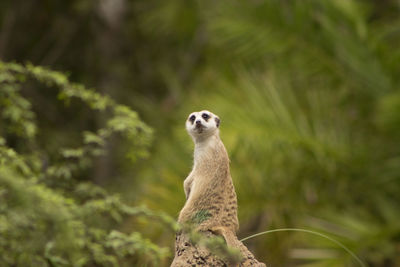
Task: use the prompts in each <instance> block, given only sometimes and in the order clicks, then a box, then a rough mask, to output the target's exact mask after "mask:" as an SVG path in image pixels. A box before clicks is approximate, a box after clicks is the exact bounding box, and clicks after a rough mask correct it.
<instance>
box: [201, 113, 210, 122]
mask: <svg viewBox="0 0 400 267" xmlns="http://www.w3.org/2000/svg"><path fill="white" fill-rule="evenodd" d="M201 117H203V119H204V120H205V121H208V119H209V118H210V115H208V114H207V113H203V114H202V115H201Z"/></svg>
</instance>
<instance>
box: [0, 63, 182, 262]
mask: <svg viewBox="0 0 400 267" xmlns="http://www.w3.org/2000/svg"><path fill="white" fill-rule="evenodd" d="M0 77H2V78H1V82H0V88H1V90H0V92H1V95H0V103H2V105H1V110H2V118H1V125H2V126H4V127H2V129H1V134H2V135H3V137H1V138H0V152H1V154H0V162H1V165H0V166H1V167H0V192H1V193H0V255H2V256H1V257H0V265H2V266H11V265H17V266H88V265H93V264H95V265H97V266H98V265H101V266H120V265H121V262H123V260H124V259H127V258H129V257H132V256H136V257H138V256H141V257H142V263H145V262H148V263H152V264H154V265H158V264H159V262H160V261H161V260H162V259H164V258H165V257H166V256H169V255H170V251H169V249H167V248H162V247H159V246H157V245H155V244H154V243H152V242H151V241H150V240H149V239H147V238H144V237H143V236H142V235H141V234H140V233H138V232H131V233H129V234H126V233H123V232H120V231H118V230H117V229H118V228H116V226H117V225H118V224H120V223H121V222H122V220H123V217H126V216H139V217H140V216H145V217H151V218H157V220H158V221H161V222H164V223H165V224H166V225H167V226H168V227H171V231H173V230H175V229H177V226H176V223H175V222H174V220H173V219H172V218H170V217H168V216H166V215H164V214H157V213H154V212H151V211H149V210H147V209H146V208H144V207H130V206H127V205H126V204H124V203H123V202H122V201H121V200H120V198H119V197H118V196H117V195H110V194H108V193H107V192H106V191H105V190H104V189H102V188H101V187H99V186H96V185H94V184H92V183H90V182H85V181H79V180H77V179H76V178H75V176H76V175H77V173H78V171H79V170H84V169H87V168H88V167H89V166H90V165H91V164H92V161H93V159H95V158H96V157H97V156H99V155H101V154H102V153H103V150H104V146H105V145H106V144H107V141H108V139H109V138H110V137H111V136H112V135H115V134H119V135H121V136H123V137H124V138H125V139H126V141H127V145H129V147H130V149H129V156H130V157H132V158H133V157H134V158H136V157H143V156H145V155H146V151H147V147H148V144H149V142H150V136H151V130H150V128H149V127H148V126H147V125H145V124H144V123H143V122H142V121H141V120H140V119H139V118H138V116H137V114H136V113H135V112H134V111H132V110H131V109H129V108H128V107H126V106H122V105H119V104H117V103H115V102H114V101H113V100H111V99H110V98H108V97H106V96H102V95H100V94H98V93H96V92H95V91H93V90H87V89H85V88H84V87H83V86H82V85H79V84H74V83H71V82H69V81H68V79H67V78H66V76H65V75H63V74H61V73H59V72H55V71H51V70H48V69H45V68H42V67H36V66H33V65H30V64H28V65H27V66H22V65H19V64H13V63H11V64H10V63H4V62H0ZM31 79H35V80H38V81H39V83H40V84H42V85H44V86H48V87H55V88H57V89H58V90H60V93H59V99H61V100H63V101H71V100H72V99H73V98H77V99H79V100H81V101H82V103H83V104H87V105H88V106H89V107H90V108H92V109H95V110H99V111H103V112H107V113H110V114H111V117H110V118H109V119H108V121H107V123H106V126H105V127H104V128H101V129H98V130H97V131H96V132H89V131H85V132H83V133H82V144H81V146H80V147H77V148H62V147H58V148H57V154H55V155H54V156H52V154H50V153H51V152H50V151H44V150H42V149H38V146H37V144H36V138H38V137H37V135H38V133H37V125H36V118H37V117H38V116H37V115H36V114H35V113H34V112H33V111H32V107H31V104H30V102H29V101H28V100H27V99H25V98H24V97H23V96H22V94H21V93H20V88H21V86H22V85H28V86H29V85H30V83H29V81H30V80H31ZM3 89H4V90H3ZM11 137H13V138H21V139H25V140H26V142H27V143H28V144H29V146H28V147H26V148H25V149H23V150H22V151H21V153H18V152H17V151H16V150H15V149H13V148H11V147H10V146H9V145H8V144H7V139H8V140H11ZM45 153H48V154H47V155H46V156H47V157H48V158H49V161H50V162H49V164H48V165H47V166H43V164H42V161H41V157H43V156H44V154H45ZM65 179H67V180H70V181H71V182H70V183H69V184H67V185H66V184H65V183H63V182H62V181H63V180H65Z"/></svg>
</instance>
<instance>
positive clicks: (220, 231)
mask: <svg viewBox="0 0 400 267" xmlns="http://www.w3.org/2000/svg"><path fill="white" fill-rule="evenodd" d="M209 230H210V231H211V232H213V233H214V234H217V235H220V236H222V237H223V238H224V239H225V242H226V245H227V246H228V247H236V241H237V238H236V236H235V234H234V233H233V232H232V231H229V230H228V229H226V228H225V227H222V226H217V227H212V228H211V229H209Z"/></svg>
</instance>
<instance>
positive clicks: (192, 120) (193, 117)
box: [189, 115, 196, 124]
mask: <svg viewBox="0 0 400 267" xmlns="http://www.w3.org/2000/svg"><path fill="white" fill-rule="evenodd" d="M195 119H196V116H195V115H192V116H190V118H189V121H191V122H192V124H193V122H194V120H195Z"/></svg>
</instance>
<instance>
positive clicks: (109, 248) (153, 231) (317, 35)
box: [0, 0, 400, 267]
mask: <svg viewBox="0 0 400 267" xmlns="http://www.w3.org/2000/svg"><path fill="white" fill-rule="evenodd" d="M112 2H113V1H112V0H110V1H91V0H70V1H53V2H50V1H34V2H33V1H15V0H3V1H1V3H0V7H1V8H0V24H1V31H0V57H1V59H2V60H6V61H15V62H27V61H29V62H33V64H34V65H47V66H51V69H57V70H63V71H64V72H65V71H68V73H69V77H70V79H71V80H73V81H79V82H80V83H83V84H87V85H90V87H92V86H93V87H95V88H97V90H94V89H90V90H89V89H87V88H84V87H83V86H82V85H79V84H74V83H71V82H70V81H69V80H68V79H67V78H66V76H65V75H64V74H62V73H60V72H54V71H50V70H49V69H47V68H42V67H36V66H33V65H32V64H27V65H25V66H22V65H19V64H9V63H7V64H6V63H1V68H0V69H1V71H0V164H1V165H2V166H3V167H6V168H7V170H4V173H10V175H11V176H12V177H14V176H15V177H16V179H15V180H18V181H19V180H21V179H23V180H22V181H27V180H29V181H31V182H32V183H37V184H38V185H40V186H42V187H43V188H47V189H50V190H51V191H52V192H53V193H54V194H57V195H60V196H62V197H63V198H64V199H72V200H73V203H74V204H73V205H72V204H68V205H61V204H60V203H62V202H63V201H61V200H60V201H61V202H57V203H59V204H60V207H65V208H63V210H64V209H68V210H69V211H68V212H63V214H67V215H68V214H71V215H70V216H72V217H73V218H74V220H77V221H83V222H84V226H82V227H83V228H85V229H88V228H89V229H92V230H90V231H87V233H86V234H85V236H89V237H88V238H86V239H85V240H88V239H90V240H91V241H90V242H92V243H91V245H90V247H89V246H88V247H87V248H86V249H82V250H78V249H76V248H75V247H74V245H73V244H72V243H71V245H70V249H68V251H69V250H71V251H79V253H82V255H83V254H84V255H86V256H83V257H84V259H85V260H84V261H85V262H86V263H82V264H83V265H89V266H90V265H95V264H97V265H101V264H100V263H97V262H107V263H109V264H110V265H112V264H114V263H115V262H116V261H115V259H117V261H118V263H117V264H119V265H121V266H124V265H128V266H132V265H139V266H140V265H143V264H146V263H148V262H150V261H151V257H150V256H149V255H147V254H148V252H149V251H152V250H151V246H148V249H150V250H146V249H138V250H137V253H136V254H135V255H133V256H129V255H128V254H127V252H128V251H131V250H130V244H128V243H129V242H128V241H127V240H130V239H131V238H133V239H135V240H142V241H143V243H144V244H145V243H146V242H145V241H144V240H145V239H146V238H151V240H152V241H153V242H154V243H157V244H158V246H159V247H162V246H169V247H171V248H172V241H173V238H174V237H173V231H166V230H165V229H166V227H165V224H166V225H170V226H171V227H170V228H168V229H171V228H174V229H177V228H176V225H175V224H174V222H173V219H172V218H171V217H173V218H176V217H177V214H178V212H179V210H180V209H181V208H182V206H183V204H184V201H185V197H184V192H183V187H182V181H183V179H184V178H185V177H186V176H187V174H188V173H189V172H190V168H191V166H192V156H191V154H192V152H193V151H192V150H193V147H192V142H191V140H190V138H189V137H188V136H187V134H186V132H185V130H184V123H183V122H184V120H185V119H186V116H187V114H189V113H190V112H192V111H194V110H201V109H204V108H206V109H209V110H211V111H213V112H215V113H216V114H218V115H219V116H220V118H221V136H222V139H223V141H224V143H225V145H226V147H227V150H228V152H229V155H230V159H231V172H232V176H233V180H234V184H235V187H236V190H237V194H238V203H239V221H240V232H239V233H238V235H239V236H240V237H244V236H248V235H251V234H253V233H257V232H262V231H265V230H269V229H276V228H284V227H285V228H286V227H290V228H305V229H312V230H315V231H317V232H320V233H324V234H326V235H328V236H334V237H335V239H336V240H338V241H339V242H341V243H342V244H344V245H345V246H346V247H348V248H349V249H351V250H352V251H354V252H355V253H356V254H357V255H358V256H359V257H360V258H361V259H362V260H363V261H364V262H365V263H366V264H368V265H369V266H385V267H386V266H398V265H399V262H400V258H399V255H400V253H399V249H398V248H399V235H400V234H399V233H400V230H399V223H398V222H399V220H400V215H399V212H398V207H399V206H400V199H399V196H400V182H399V177H400V175H399V174H400V157H399V154H400V148H399V141H400V140H399V137H400V132H399V131H400V128H399V125H400V112H399V107H400V104H399V103H400V97H399V88H400V75H399V69H400V50H399V49H398V48H399V47H400V34H399V30H398V29H399V27H400V19H399V16H398V15H399V7H400V6H399V2H398V1H397V0H387V1H363V0H326V1H321V0H303V1H280V0H257V1H236V0H233V1H232V0H220V1H210V0H202V1H198V0H171V1H160V0H147V1H127V0H122V1H118V3H119V4H120V5H111V4H110V5H107V3H112ZM99 92H101V94H99ZM104 94H105V95H110V96H112V99H116V101H114V100H112V99H111V98H110V97H106V96H104ZM56 99H58V100H60V101H55V100H56ZM118 103H123V104H124V106H121V105H120V104H118ZM126 106H129V107H134V109H135V110H138V111H139V112H140V114H141V116H142V118H143V119H144V120H145V121H146V122H148V123H149V125H151V127H152V129H154V133H153V135H154V138H150V136H151V135H149V133H150V132H151V131H150V130H149V128H148V127H146V126H145V125H144V124H143V122H142V121H141V120H139V119H138V117H137V114H136V113H135V112H131V111H129V109H127V108H126ZM151 139H153V141H152V142H151ZM150 143H151V144H152V145H149V144H150ZM146 148H149V149H146ZM147 155H151V157H148V158H147V159H146V160H142V158H143V157H145V156H147ZM126 156H128V157H126ZM132 160H135V163H136V164H132ZM102 176H103V178H101V177H102ZM4 179H5V178H4ZM34 181H36V182H34ZM93 181H94V182H96V183H98V184H99V185H101V186H95V185H93ZM6 184H7V186H9V185H10V183H8V182H7V183H6ZM3 187H4V186H3ZM27 188H30V186H29V187H28V186H26V187H23V189H26V190H28V189H27ZM7 190H11V189H8V188H2V189H1V190H0V192H2V193H1V198H4V196H6V195H7V194H6V195H5V194H4V193H3V192H6V191H7ZM110 191H114V192H119V193H120V195H121V197H120V198H119V197H116V196H114V195H112V194H109V193H107V192H110ZM29 192H31V191H29ZM46 195H48V194H46ZM2 200H3V199H2ZM122 200H124V201H122ZM7 201H8V200H7ZM7 201H6V200H5V201H2V202H1V203H8V202H7ZM125 202H129V203H130V204H131V205H132V206H134V207H131V206H127V205H123V206H121V205H120V204H121V203H125ZM24 203H25V202H24ZM39 203H44V202H41V201H39ZM141 204H145V205H146V206H148V207H150V208H151V210H163V211H164V212H165V213H166V214H168V215H169V216H168V215H166V214H158V213H156V212H152V211H151V210H147V209H145V208H141V207H142V206H141ZM32 205H33V204H32ZM32 205H31V206H32ZM57 205H58V204H57ZM74 205H75V206H76V207H77V209H78V210H79V213H78V214H76V213H75V210H74V209H72V208H71V207H72V206H74ZM50 206H51V205H50ZM67 207H68V208H67ZM54 209H55V208H54ZM60 209H61V208H60ZM7 210H8V211H10V210H12V209H7ZM33 210H35V209H33ZM111 210H112V212H111ZM28 214H29V213H28ZM39 214H42V215H43V213H39ZM82 214H86V215H82ZM42 215H41V216H42ZM67 215H65V216H67ZM21 216H24V215H23V214H21ZM43 216H44V215H43ZM46 216H47V215H46ZM82 216H85V218H83V217H82ZM1 218H2V219H1V222H7V225H9V226H8V227H12V225H13V222H14V221H10V220H11V219H12V220H14V219H15V216H14V217H13V216H9V217H8V216H7V217H6V216H3V217H1ZM13 218H14V219H13ZM35 221H36V222H38V223H39V224H41V219H40V218H36V219H35ZM159 221H162V222H163V223H162V224H159V223H154V222H159ZM2 225H3V224H2ZM4 225H5V224H4ZM10 225H11V226H10ZM60 227H61V226H60ZM86 227H88V228H86ZM61 228H62V227H61ZM78 228H79V227H77V226H74V227H73V229H78ZM2 229H3V228H2ZM21 229H23V228H21ZM48 229H49V232H50V230H51V228H48ZM15 231H16V232H15V233H14V234H16V235H19V236H21V235H22V234H24V236H26V235H28V234H32V233H28V232H27V231H25V230H23V231H22V230H21V231H19V230H18V229H15ZM46 231H47V228H46V230H43V231H42V232H44V233H46ZM113 231H118V232H114V233H120V232H122V233H135V232H136V233H140V236H139V235H136V234H133V235H132V236H131V235H130V234H126V235H125V236H124V237H123V238H118V239H117V240H118V242H117V244H118V245H116V246H115V247H119V246H120V244H126V247H124V248H123V249H121V253H122V254H123V255H125V256H123V257H122V258H121V255H120V254H118V253H117V252H115V251H114V250H113V245H110V244H109V245H106V241H107V240H113V239H110V238H109V237H110V234H111V233H112V232H113ZM10 233H11V232H10ZM71 233H74V234H76V235H78V236H79V231H78V232H71ZM60 234H61V233H60ZM114 235H115V236H118V235H117V234H114ZM24 236H22V238H23V237H24ZM44 236H46V235H44ZM115 236H114V237H113V238H115ZM7 240H8V239H7ZM14 240H17V239H14ZM47 240H50V239H47ZM95 240H100V241H99V242H97V241H95ZM28 241H29V242H28ZM28 241H27V243H29V244H31V246H29V245H27V244H26V245H24V246H23V247H24V249H26V251H27V252H26V253H28V254H29V255H36V256H35V260H36V261H37V263H38V264H36V265H39V266H40V265H44V264H48V265H50V263H49V261H48V260H46V263H43V262H44V260H43V257H46V256H43V255H48V257H47V258H51V259H52V261H53V262H57V263H55V264H54V265H56V264H62V263H61V262H64V261H65V260H67V261H69V260H70V259H68V258H67V257H66V256H65V255H64V254H62V253H59V251H60V246H59V245H60V244H57V243H56V242H54V241H53V243H50V244H49V245H48V246H47V247H46V246H45V244H46V242H45V241H43V240H42V239H40V238H39V239H37V240H32V239H29V240H28ZM142 241H138V242H139V243H141V242H142ZM6 242H8V241H6ZM10 242H11V241H10ZM85 242H86V241H85ZM87 242H89V241H87ZM86 244H87V243H86ZM247 244H248V245H249V247H250V248H251V249H252V251H253V252H255V254H256V256H257V258H258V259H260V260H262V261H264V262H266V263H267V264H268V265H276V266H346V265H347V266H353V265H354V264H355V262H354V261H352V260H351V259H350V257H349V256H348V255H347V254H346V253H345V252H343V250H341V249H338V248H337V246H334V245H332V243H330V242H325V241H324V240H321V239H320V238H318V237H313V236H308V235H307V234H289V233H284V232H280V233H274V234H271V235H266V236H263V237H260V238H257V239H254V240H252V241H250V243H247ZM144 246H146V247H147V245H144ZM4 248H6V247H2V249H4ZM46 248H47V249H46ZM143 248H144V247H143ZM35 249H36V250H37V249H39V250H40V249H41V250H42V251H44V252H43V253H42V254H40V255H39V254H37V253H36V254H35V253H33V252H32V253H31V252H29V251H32V250H35ZM85 251H90V254H85V253H86V252H85ZM146 251H147V252H146ZM161 251H162V250H159V252H161ZM2 252H3V251H2ZM64 252H65V251H64ZM26 253H25V254H24V255H25V256H24V255H22V254H21V255H22V256H21V260H23V259H24V258H25V259H26V257H27V256H26V255H28V254H26ZM65 253H67V252H65ZM71 253H72V252H71ZM73 253H75V252H73ZM73 253H72V254H73ZM77 253H78V252H77ZM149 253H150V254H154V255H160V254H158V253H156V252H154V253H153V252H149ZM72 254H71V255H72ZM139 254H140V255H139ZM1 255H5V254H3V253H2V254H1ZM37 255H39V256H37ZM68 255H69V254H68ZM79 255H80V254H79ZM87 255H89V256H87ZM163 255H164V254H163ZM170 256H171V253H170ZM3 257H5V256H3ZM110 257H111V258H110ZM149 257H150V258H149ZM156 257H158V256H156ZM95 259H96V261H97V262H95ZM170 260H171V258H166V260H165V261H161V262H157V264H158V263H159V264H160V265H165V266H167V265H168V263H169V262H170ZM156 261H157V260H156ZM58 262H60V263H58ZM34 263H36V262H34ZM42 263H43V264H42Z"/></svg>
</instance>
